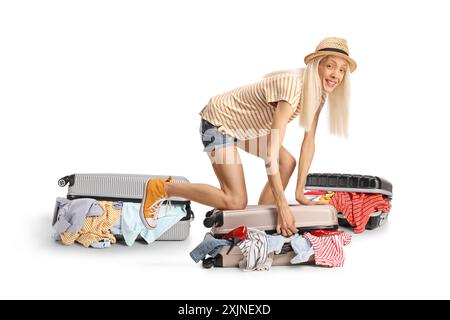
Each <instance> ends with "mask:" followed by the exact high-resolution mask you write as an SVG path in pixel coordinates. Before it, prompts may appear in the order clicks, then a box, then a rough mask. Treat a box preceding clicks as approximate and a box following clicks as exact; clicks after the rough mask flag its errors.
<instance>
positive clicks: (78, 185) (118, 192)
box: [52, 174, 194, 240]
mask: <svg viewBox="0 0 450 320" xmlns="http://www.w3.org/2000/svg"><path fill="white" fill-rule="evenodd" d="M167 177H168V176H162V175H138V174H72V175H69V176H65V177H63V178H61V179H59V180H58V185H59V186H60V187H65V186H66V185H67V184H68V185H69V187H68V191H67V199H69V200H73V199H79V198H93V199H96V200H99V201H101V200H105V201H123V202H135V203H140V202H141V201H142V198H143V194H144V188H145V184H146V182H147V181H148V179H151V178H162V179H166V178H167ZM172 182H174V183H189V180H188V179H186V178H185V177H181V176H172ZM169 200H170V201H171V203H172V205H175V204H176V205H181V206H183V207H184V209H185V211H186V216H185V217H184V218H182V219H181V220H180V221H179V222H178V223H176V224H175V225H174V226H173V227H172V228H170V229H169V230H167V231H166V232H165V233H164V234H162V235H161V236H160V237H159V238H158V239H157V240H185V239H186V238H187V237H188V236H189V231H190V225H191V221H192V220H193V218H194V213H193V212H192V210H191V202H190V201H189V200H187V199H184V198H180V197H171V198H170V199H169ZM57 216H58V207H55V210H54V213H53V222H52V224H55V222H56V219H57ZM119 229H120V227H119ZM115 236H119V237H120V234H115Z"/></svg>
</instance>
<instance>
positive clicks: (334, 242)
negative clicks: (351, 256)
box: [303, 232, 352, 267]
mask: <svg viewBox="0 0 450 320" xmlns="http://www.w3.org/2000/svg"><path fill="white" fill-rule="evenodd" d="M303 237H304V238H306V239H308V240H309V241H310V242H311V244H312V245H313V249H314V260H315V261H316V264H317V265H322V266H327V267H342V266H343V265H344V260H345V256H344V246H346V245H348V244H349V243H350V241H351V240H352V236H351V235H350V234H349V233H347V232H342V233H339V234H335V235H329V236H320V237H316V236H313V235H312V234H311V233H308V232H307V233H305V234H304V235H303Z"/></svg>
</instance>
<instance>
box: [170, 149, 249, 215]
mask: <svg viewBox="0 0 450 320" xmlns="http://www.w3.org/2000/svg"><path fill="white" fill-rule="evenodd" d="M225 154H227V155H231V156H232V158H233V159H234V161H233V162H232V163H229V162H228V163H223V164H218V163H212V166H213V169H214V172H215V173H216V176H217V179H218V180H219V183H220V187H221V189H218V188H216V187H213V186H210V185H208V184H203V183H166V188H167V193H168V195H169V196H179V197H183V198H185V199H189V200H192V201H195V202H198V203H201V204H204V205H207V206H210V207H213V208H218V209H229V210H231V209H243V208H245V207H246V206H247V190H246V187H245V178H244V170H243V168H242V164H241V161H240V157H239V153H238V150H237V148H236V147H235V146H230V147H226V148H219V149H217V150H215V151H213V152H212V153H210V154H208V155H209V156H210V159H211V160H212V159H213V158H212V157H216V159H217V158H219V159H223V158H224V155H225Z"/></svg>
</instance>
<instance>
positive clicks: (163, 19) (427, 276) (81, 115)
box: [0, 0, 450, 299]
mask: <svg viewBox="0 0 450 320" xmlns="http://www.w3.org/2000/svg"><path fill="white" fill-rule="evenodd" d="M444 4H445V1H421V2H419V1H410V0H409V1H377V2H373V3H368V2H360V1H344V0H342V1H308V2H304V1H280V0H277V1H261V0H259V1H242V0H239V1H234V0H229V1H206V0H205V1H200V0H190V1H182V0H180V1H175V0H166V1H158V2H157V1H111V0H109V1H92V0H91V1H2V2H1V4H0V114H1V116H0V121H1V124H0V134H1V135H0V139H1V140H0V141H1V156H0V161H1V166H0V170H1V172H0V181H1V190H0V191H1V192H0V194H1V198H2V209H1V211H0V212H1V222H0V223H1V226H2V228H1V235H0V237H1V241H0V298H4V299H5V298H7V299H11V298H43V299H48V298H100V299H103V298H108V299H109V298H112V299H114V298H125V299H128V298H130V299H131V298H142V299H144V298H145V299H310V298H325V299H335V298H342V299H348V298H356V299H368V298H376V299H378V298H385V299H398V298H406V299H418V298H425V299H428V298H447V299H448V298H450V294H449V289H448V288H449V287H450V277H449V273H448V264H449V263H450V258H449V250H448V244H449V241H448V237H449V235H448V234H449V232H448V227H449V223H450V218H449V213H450V212H449V209H448V189H447V188H448V179H449V174H448V163H449V156H448V155H447V149H448V142H447V138H448V136H449V134H448V133H449V130H448V126H449V124H448V117H449V111H448V110H449V109H448V108H449V104H448V83H449V76H450V68H449V61H448V58H447V55H448V54H449V45H448V43H449V42H448V38H449V36H448V33H446V31H445V30H449V29H450V23H449V20H448V10H446V9H445V7H444ZM328 36H338V37H344V38H346V39H347V40H348V43H349V47H350V53H351V55H352V56H353V57H354V59H355V60H356V61H357V62H358V69H357V70H356V72H355V73H354V74H352V109H351V125H350V138H349V139H347V140H345V139H339V138H333V137H330V136H329V135H328V126H327V122H326V118H322V119H321V121H320V125H319V129H318V136H317V141H316V155H315V158H314V161H313V164H312V167H311V170H310V171H311V172H342V173H360V174H371V175H378V176H381V177H384V178H386V179H388V180H390V181H391V182H392V183H393V185H394V199H393V201H392V205H393V207H392V211H391V216H390V218H389V222H388V224H387V225H385V226H384V227H383V228H382V229H379V230H374V231H367V232H365V233H363V234H359V235H354V238H353V241H352V243H351V244H350V245H349V246H348V247H346V251H345V253H346V261H345V265H344V267H343V268H335V269H326V268H318V267H273V268H272V270H271V271H270V272H253V273H247V272H242V271H240V270H239V269H225V268H223V269H219V268H217V269H213V270H205V269H202V267H201V266H200V264H195V263H194V262H193V261H192V260H191V259H190V257H189V255H188V252H189V251H190V250H192V249H193V248H194V247H195V246H196V244H197V243H199V242H200V241H201V239H202V238H203V235H204V233H205V232H206V231H207V230H206V229H205V228H204V227H203V225H202V220H203V216H204V213H205V212H206V211H207V210H208V209H209V208H207V207H205V206H202V205H199V204H197V203H194V204H193V210H194V212H195V213H196V215H197V216H196V220H195V221H194V222H193V224H192V228H191V235H190V237H189V238H188V240H186V241H184V242H158V243H155V244H153V245H151V246H146V245H143V244H136V245H135V246H133V247H126V246H123V245H117V246H114V247H112V248H110V249H108V250H104V251H99V250H95V249H85V248H83V247H82V246H80V245H74V246H70V247H65V246H62V245H58V244H56V243H54V242H53V241H52V238H51V234H52V228H51V226H50V224H51V214H52V210H53V205H54V200H55V198H56V197H57V196H64V195H65V192H66V189H62V188H59V187H58V186H57V180H58V178H60V177H62V176H64V175H68V174H72V173H97V172H101V173H147V174H172V175H183V176H186V177H187V178H188V179H190V181H191V182H203V183H209V184H212V185H215V186H218V182H217V180H216V177H215V175H214V172H213V170H212V167H211V165H210V163H209V160H208V158H207V157H206V155H205V154H204V153H203V152H202V144H201V142H200V139H199V134H198V127H199V121H200V117H199V115H198V112H199V111H200V110H201V108H202V107H203V106H204V105H205V104H206V103H207V101H208V99H209V98H210V97H212V96H213V95H215V94H218V93H221V92H224V91H226V90H229V89H232V88H235V87H237V86H240V85H244V84H248V83H250V82H253V81H257V80H258V79H260V77H261V76H262V75H264V74H265V73H268V72H271V71H275V70H279V69H285V68H295V67H302V66H303V57H304V56H305V55H306V54H308V53H310V52H312V51H313V50H314V48H315V46H316V45H317V43H318V42H319V41H320V40H321V39H322V38H324V37H328ZM302 136H303V131H302V129H300V128H299V126H298V124H297V121H293V122H292V123H291V124H290V125H289V127H288V132H287V134H286V138H285V142H284V145H285V146H286V147H287V149H289V150H290V151H291V153H292V154H294V155H295V156H296V157H298V154H299V149H300V143H301V138H302ZM241 157H242V160H243V163H244V170H245V174H246V179H247V187H248V193H249V201H250V203H253V204H254V203H256V202H257V200H258V196H259V192H260V191H261V189H262V187H263V185H264V183H265V181H266V176H265V170H264V166H263V163H262V162H261V160H259V159H256V158H254V157H252V156H250V155H246V154H242V153H241ZM295 182H296V181H295V178H293V179H292V180H291V183H290V185H289V186H288V189H287V191H286V196H287V198H288V200H289V201H291V202H293V201H295V198H294V187H295ZM243 289H244V290H243Z"/></svg>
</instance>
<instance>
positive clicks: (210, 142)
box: [200, 118, 237, 152]
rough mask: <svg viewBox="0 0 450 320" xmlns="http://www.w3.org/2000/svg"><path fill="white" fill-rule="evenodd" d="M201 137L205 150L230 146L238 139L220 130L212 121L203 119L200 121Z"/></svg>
mask: <svg viewBox="0 0 450 320" xmlns="http://www.w3.org/2000/svg"><path fill="white" fill-rule="evenodd" d="M200 137H201V139H202V143H203V146H204V147H205V148H204V149H203V151H205V152H208V151H211V150H213V149H214V148H223V147H228V146H231V145H233V144H236V142H237V139H236V138H234V137H232V136H230V135H228V134H224V133H222V132H220V131H219V127H217V126H215V125H213V124H212V123H210V122H208V121H206V120H205V119H203V118H202V119H201V121H200Z"/></svg>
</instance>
